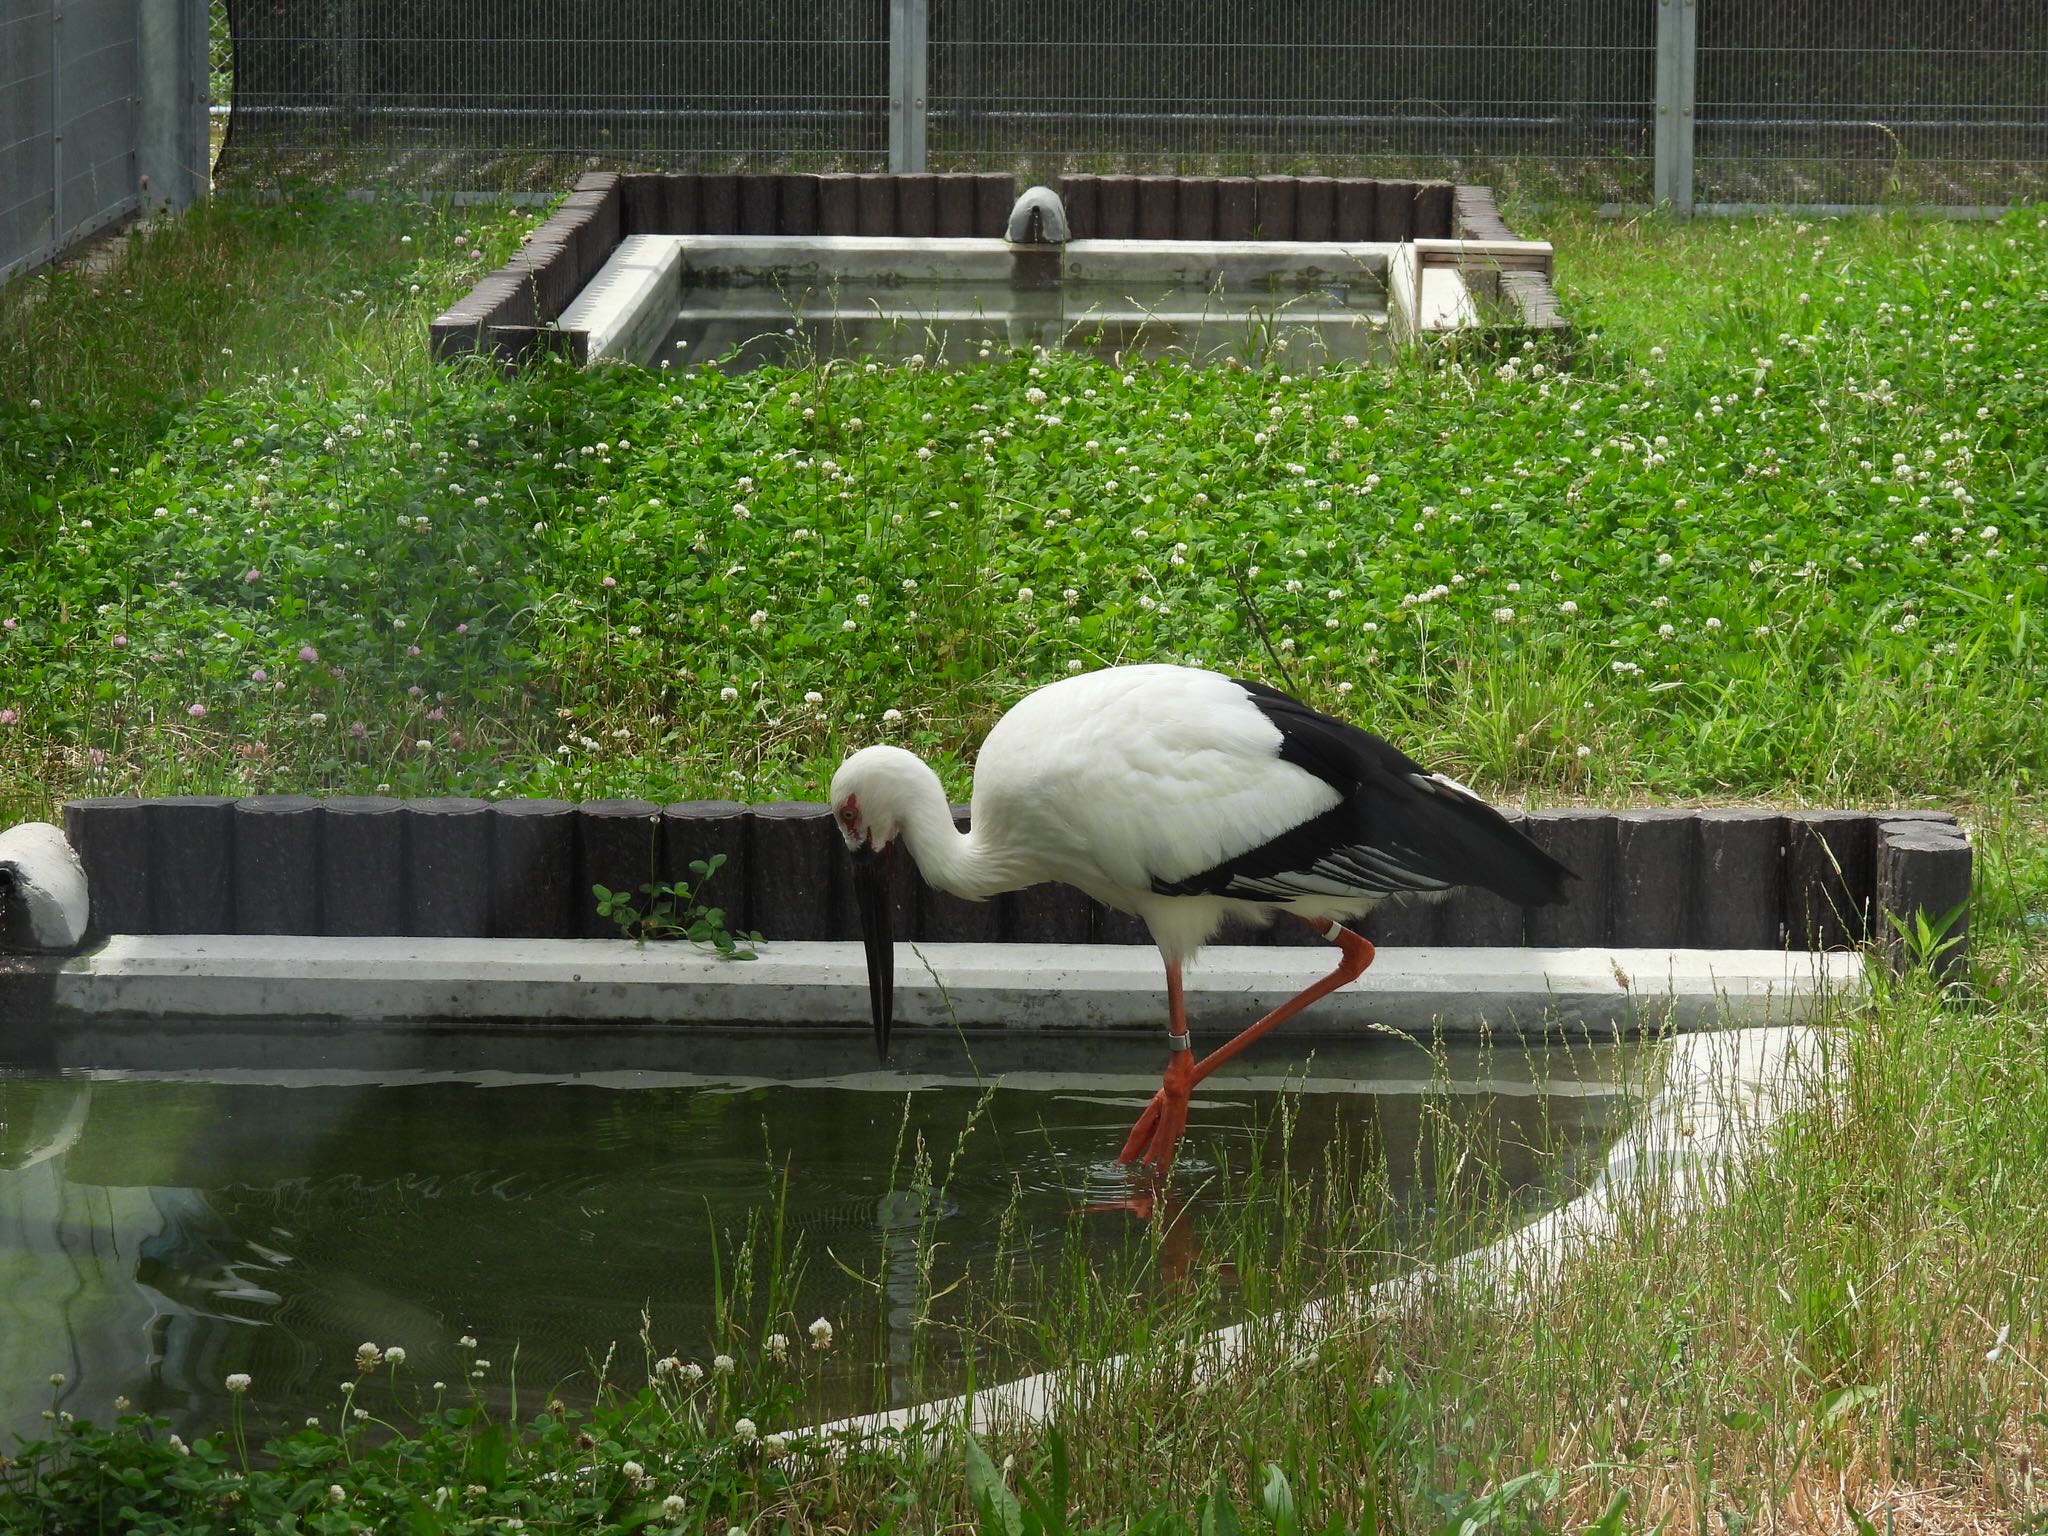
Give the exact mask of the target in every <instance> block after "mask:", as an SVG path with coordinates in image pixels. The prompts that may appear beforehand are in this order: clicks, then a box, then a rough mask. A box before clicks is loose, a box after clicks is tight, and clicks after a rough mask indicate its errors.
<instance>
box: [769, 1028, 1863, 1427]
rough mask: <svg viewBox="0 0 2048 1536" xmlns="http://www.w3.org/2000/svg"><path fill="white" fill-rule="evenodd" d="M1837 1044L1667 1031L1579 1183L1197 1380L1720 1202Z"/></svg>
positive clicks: (1052, 1400) (1030, 1410) (1830, 1063)
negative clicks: (1647, 1092) (1620, 1132)
mask: <svg viewBox="0 0 2048 1536" xmlns="http://www.w3.org/2000/svg"><path fill="white" fill-rule="evenodd" d="M1828 1045H1829V1041H1828V1037H1827V1034H1826V1032H1825V1031H1823V1030H1818V1029H1808V1028H1792V1029H1772V1028H1764V1029H1743V1030H1736V1031H1731V1032H1728V1033H1708V1034H1696V1035H1682V1036H1679V1037H1678V1038H1677V1039H1675V1040H1673V1041H1672V1042H1671V1046H1670V1050H1671V1055H1670V1059H1669V1061H1668V1062H1667V1064H1666V1070H1665V1080H1664V1085H1663V1087H1662V1088H1661V1090H1660V1091H1659V1092H1658V1093H1657V1095H1656V1097H1655V1098H1653V1099H1652V1100H1651V1101H1650V1103H1649V1104H1648V1105H1647V1106H1646V1107H1645V1109H1644V1112H1643V1115H1642V1117H1641V1119H1640V1120H1639V1121H1638V1122H1637V1124H1636V1125H1635V1126H1634V1127H1633V1128H1632V1129H1631V1130H1630V1131H1629V1132H1628V1134H1626V1135H1625V1136H1623V1137H1622V1138H1621V1139H1620V1140H1619V1141H1617V1142H1616V1143H1615V1145H1614V1148H1613V1150H1612V1151H1611V1152H1610V1153H1609V1154H1608V1158H1607V1163H1606V1166H1605V1168H1604V1169H1603V1170H1602V1172H1601V1174H1600V1176H1599V1177H1598V1178H1597V1179H1595V1180H1594V1182H1593V1184H1592V1185H1591V1187H1589V1188H1588V1189H1587V1191H1586V1192H1585V1193H1584V1194H1583V1195H1580V1196H1579V1197H1578V1198H1577V1199H1575V1200H1573V1201H1571V1202H1569V1203H1568V1204H1566V1205H1563V1206H1560V1207H1558V1208H1557V1209H1555V1210H1553V1211H1550V1212H1548V1213H1546V1214H1545V1215H1543V1216H1540V1217H1538V1218H1537V1219H1536V1220H1535V1221H1532V1222H1530V1223H1529V1224H1528V1225H1527V1226H1524V1227H1521V1228H1519V1229H1518V1230H1516V1231H1514V1232H1512V1233H1510V1234H1509V1235H1508V1236H1506V1237H1504V1238H1502V1239H1500V1240H1499V1241H1497V1242H1494V1243H1491V1244H1489V1245H1487V1246H1486V1247H1483V1248H1479V1249H1475V1250H1474V1251H1472V1252H1471V1253H1468V1254H1465V1255H1463V1256H1462V1257H1460V1258H1457V1259H1454V1260H1452V1261H1451V1262H1449V1263H1447V1264H1442V1265H1428V1266H1424V1267H1422V1268H1419V1269H1416V1270H1412V1271H1410V1272H1408V1273H1407V1274H1403V1275H1397V1276H1395V1277H1394V1278H1392V1279H1390V1280H1386V1281H1382V1282H1381V1283H1380V1284H1378V1285H1375V1286H1372V1287H1370V1288H1369V1289H1367V1290H1366V1291H1364V1292H1363V1293H1360V1294H1358V1295H1354V1296H1348V1297H1342V1298H1339V1299H1338V1300H1336V1301H1334V1302H1327V1303H1324V1302H1317V1303H1311V1304H1310V1305H1308V1306H1306V1307H1304V1308H1302V1309H1301V1310H1300V1311H1299V1312H1294V1313H1285V1314H1280V1315H1277V1316H1273V1317H1267V1318H1261V1319H1257V1320H1255V1321H1252V1322H1248V1323H1240V1324H1238V1325H1236V1326H1234V1327H1230V1328H1224V1329H1221V1330H1219V1331H1217V1332H1215V1333H1212V1334H1209V1335H1208V1336H1207V1337H1205V1338H1204V1339H1202V1340H1201V1341H1200V1342H1199V1343H1198V1344H1197V1345H1196V1346H1195V1347H1194V1351H1193V1358H1192V1359H1188V1360H1186V1361H1185V1362H1182V1363H1184V1364H1185V1366H1186V1368H1187V1370H1188V1376H1189V1380H1190V1383H1191V1384H1193V1383H1201V1382H1205V1381H1214V1380H1216V1379H1218V1378H1220V1377H1221V1376H1222V1375H1223V1374H1224V1373H1225V1372H1226V1371H1228V1370H1229V1369H1231V1368H1232V1367H1233V1366H1234V1365H1236V1364H1237V1363H1238V1362H1239V1361H1240V1360H1241V1359H1243V1358H1244V1356H1245V1355H1246V1353H1247V1351H1248V1349H1249V1347H1250V1346H1251V1344H1252V1343H1254V1342H1255V1341H1258V1340H1260V1339H1261V1338H1265V1339H1274V1338H1277V1339H1278V1341H1279V1342H1280V1343H1281V1344H1282V1346H1283V1347H1284V1348H1286V1349H1288V1350H1289V1351H1290V1352H1293V1353H1298V1354H1299V1355H1301V1356H1302V1357H1303V1358H1306V1357H1307V1356H1308V1355H1309V1354H1310V1353H1311V1352H1312V1351H1313V1350H1314V1348H1315V1347H1316V1346H1317V1345H1318V1344H1319V1343H1320V1342H1321V1341H1322V1340H1325V1339H1327V1338H1329V1337H1330V1336H1332V1335H1333V1334H1336V1333H1338V1332H1341V1331H1343V1330H1345V1329H1349V1328H1356V1327H1359V1326H1362V1325H1364V1324H1367V1323H1369V1322H1371V1321H1372V1320H1373V1319H1375V1318H1379V1317H1385V1316H1387V1315H1389V1314H1392V1313H1395V1312H1398V1311H1399V1310H1401V1309H1402V1308H1404V1307H1407V1306H1411V1305H1413V1304H1415V1303H1416V1302H1417V1301H1418V1300H1420V1299H1421V1298H1422V1297H1423V1296H1424V1295H1426V1294H1427V1293H1428V1292H1430V1291H1432V1290H1437V1289H1442V1288H1454V1289H1463V1290H1465V1291H1467V1292H1468V1293H1471V1294H1476V1295H1479V1296H1481V1297H1484V1298H1485V1299H1487V1300H1489V1301H1492V1302H1495V1303H1498V1304H1503V1305H1514V1304H1517V1303H1521V1302H1526V1301H1529V1300H1531V1299H1533V1298H1535V1297H1536V1296H1538V1295H1539V1294H1540V1292H1541V1291H1542V1289H1543V1288H1544V1287H1546V1286H1548V1285H1551V1284H1554V1283H1555V1282H1556V1281H1557V1279H1558V1278H1559V1277H1560V1275H1561V1273H1562V1271H1563V1269H1564V1267H1565V1265H1566V1264H1567V1263H1568V1262H1569V1260H1570V1259H1571V1257H1572V1256H1573V1255H1574V1254H1576V1253H1579V1252H1582V1251H1583V1250H1584V1249H1585V1248H1586V1247H1587V1246H1588V1245H1590V1244H1593V1243H1597V1242H1600V1241H1602V1240H1604V1239H1607V1238H1610V1237H1612V1236H1614V1235H1615V1234H1616V1233H1617V1232H1618V1231H1619V1230H1620V1228H1621V1224H1622V1221H1623V1219H1624V1216H1625V1215H1626V1214H1627V1213H1630V1212H1648V1211H1658V1210H1661V1211H1664V1212H1667V1213H1670V1214H1684V1213H1686V1212H1690V1211H1694V1210H1698V1209H1702V1208H1704V1207H1706V1206H1710V1205H1713V1204H1717V1203H1719V1202H1720V1201H1722V1200H1723V1199H1725V1198H1726V1197H1727V1195H1728V1192H1729V1190H1730V1189H1731V1188H1732V1187H1733V1184H1734V1181H1735V1179H1736V1178H1737V1177H1738V1175H1739V1172H1740V1169H1741V1165H1742V1163H1743V1161H1744V1160H1745V1159H1746V1158H1748V1157H1750V1156H1752V1155H1753V1154H1754V1152H1755V1150H1756V1148H1757V1146H1758V1144H1759V1143H1760V1142H1761V1141H1762V1139H1763V1137H1764V1135H1765V1133H1766V1132H1767V1131H1769V1129H1770V1128H1771V1126H1772V1125H1773V1124H1775V1123H1776V1122H1777V1121H1778V1120H1779V1119H1780V1118H1781V1117H1783V1116H1784V1115H1785V1114H1787V1113H1788V1112H1790V1111H1791V1110H1794V1109H1796V1108H1798V1107H1800V1106H1801V1105H1802V1104H1804V1103H1806V1102H1808V1101H1809V1100H1810V1099H1811V1098H1812V1097H1814V1096H1815V1095H1817V1094H1819V1093H1822V1092H1825V1091H1829V1090H1830V1089H1831V1088H1832V1086H1833V1085H1834V1084H1835V1083H1836V1082H1837V1081H1838V1080H1839V1076H1840V1060H1839V1058H1838V1057H1836V1056H1834V1055H1831V1053H1830V1051H1829V1049H1828ZM1142 1363H1143V1362H1141V1361H1140V1360H1139V1359H1138V1358H1137V1357H1135V1356H1131V1355H1118V1356H1114V1357H1112V1358H1110V1359H1107V1360H1103V1361H1099V1362H1095V1363H1092V1364H1090V1365H1087V1366H1085V1367H1075V1368H1072V1369H1068V1370H1057V1371H1048V1372H1046V1373H1044V1374H1043V1375H1039V1376H1031V1377H1026V1378H1024V1379H1022V1380H1019V1381H1012V1382H1005V1383H1004V1384H1002V1385H1000V1386H996V1387H991V1388H989V1389H988V1390H986V1391H983V1392H977V1393H974V1394H971V1395H963V1396H959V1397H950V1398H942V1399H940V1400H938V1401H936V1402H930V1403H923V1404H919V1405H917V1406H914V1407H909V1408H900V1409H896V1410H893V1411H891V1412H887V1413H874V1414H862V1415H859V1416H856V1417H853V1418H846V1419H837V1420H834V1421H832V1422H831V1423H827V1424H820V1425H814V1426H812V1427H810V1428H808V1429H805V1430H802V1431H800V1432H799V1438H801V1439H804V1440H810V1441H817V1440H824V1441H838V1442H841V1443H844V1442H846V1441H862V1440H870V1439H875V1438H878V1437H882V1436H887V1435H905V1434H935V1435H946V1434H949V1433H951V1432H953V1431H955V1430H957V1429H959V1428H961V1427H963V1426H964V1427H965V1428H966V1430H967V1432H968V1433H970V1434H975V1435H981V1434H986V1433H987V1432H988V1431H989V1430H990V1429H992V1428H996V1427H998V1426H1001V1425H1006V1424H1009V1425H1015V1424H1040V1423H1045V1422H1047V1421H1049V1420H1051V1419H1052V1418H1053V1417H1054V1416H1055V1415H1056V1414H1057V1412H1058V1410H1059V1407H1060V1404H1061V1403H1062V1402H1071V1401H1074V1400H1076V1399H1077V1398H1082V1397H1085V1396H1087V1395H1089V1394H1091V1393H1095V1392H1099V1391H1102V1390H1103V1389H1105V1388H1109V1387H1113V1386H1114V1385H1115V1383H1116V1382H1117V1380H1118V1379H1119V1378H1121V1377H1122V1376H1124V1375H1126V1374H1128V1373H1130V1372H1132V1371H1134V1370H1136V1369H1138V1368H1139V1367H1140V1365H1141V1364H1142Z"/></svg>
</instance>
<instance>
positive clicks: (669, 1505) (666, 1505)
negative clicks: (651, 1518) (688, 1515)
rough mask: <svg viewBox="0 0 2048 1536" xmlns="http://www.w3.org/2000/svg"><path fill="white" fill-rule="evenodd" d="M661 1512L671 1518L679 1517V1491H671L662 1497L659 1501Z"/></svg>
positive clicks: (680, 1498) (680, 1504)
mask: <svg viewBox="0 0 2048 1536" xmlns="http://www.w3.org/2000/svg"><path fill="white" fill-rule="evenodd" d="M661 1512H662V1513H663V1514H664V1515H667V1516H668V1517H669V1519H671V1520H677V1519H680V1518H681V1517H682V1513H683V1496H682V1495H681V1494H680V1493H672V1494H670V1495H669V1496H668V1497H667V1498H665V1499H663V1500H662V1501H661Z"/></svg>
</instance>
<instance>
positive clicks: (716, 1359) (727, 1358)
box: [711, 1355, 733, 1376]
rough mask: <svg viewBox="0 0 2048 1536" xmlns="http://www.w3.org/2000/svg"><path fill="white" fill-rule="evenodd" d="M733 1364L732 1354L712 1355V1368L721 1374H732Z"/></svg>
mask: <svg viewBox="0 0 2048 1536" xmlns="http://www.w3.org/2000/svg"><path fill="white" fill-rule="evenodd" d="M732 1366H733V1359H732V1356H731V1355H713V1356H712V1357H711V1369H712V1370H714V1371H716V1372H717V1373H718V1374H719V1375H721V1376H730V1375H731V1374H732Z"/></svg>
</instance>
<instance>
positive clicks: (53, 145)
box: [49, 7, 64, 255]
mask: <svg viewBox="0 0 2048 1536" xmlns="http://www.w3.org/2000/svg"><path fill="white" fill-rule="evenodd" d="M49 249H50V252H51V254H52V255H55V254H56V253H58V252H60V251H62V250H63V249H64V11H63V8H62V7H56V8H53V9H52V10H51V12H50V243H49Z"/></svg>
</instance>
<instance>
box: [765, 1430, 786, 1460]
mask: <svg viewBox="0 0 2048 1536" xmlns="http://www.w3.org/2000/svg"><path fill="white" fill-rule="evenodd" d="M761 1449H762V1450H764V1451H766V1452H767V1453H768V1454H769V1455H770V1456H787V1455H788V1454H789V1436H787V1435H770V1436H769V1437H768V1438H767V1439H766V1440H763V1441H762V1442H761Z"/></svg>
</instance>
